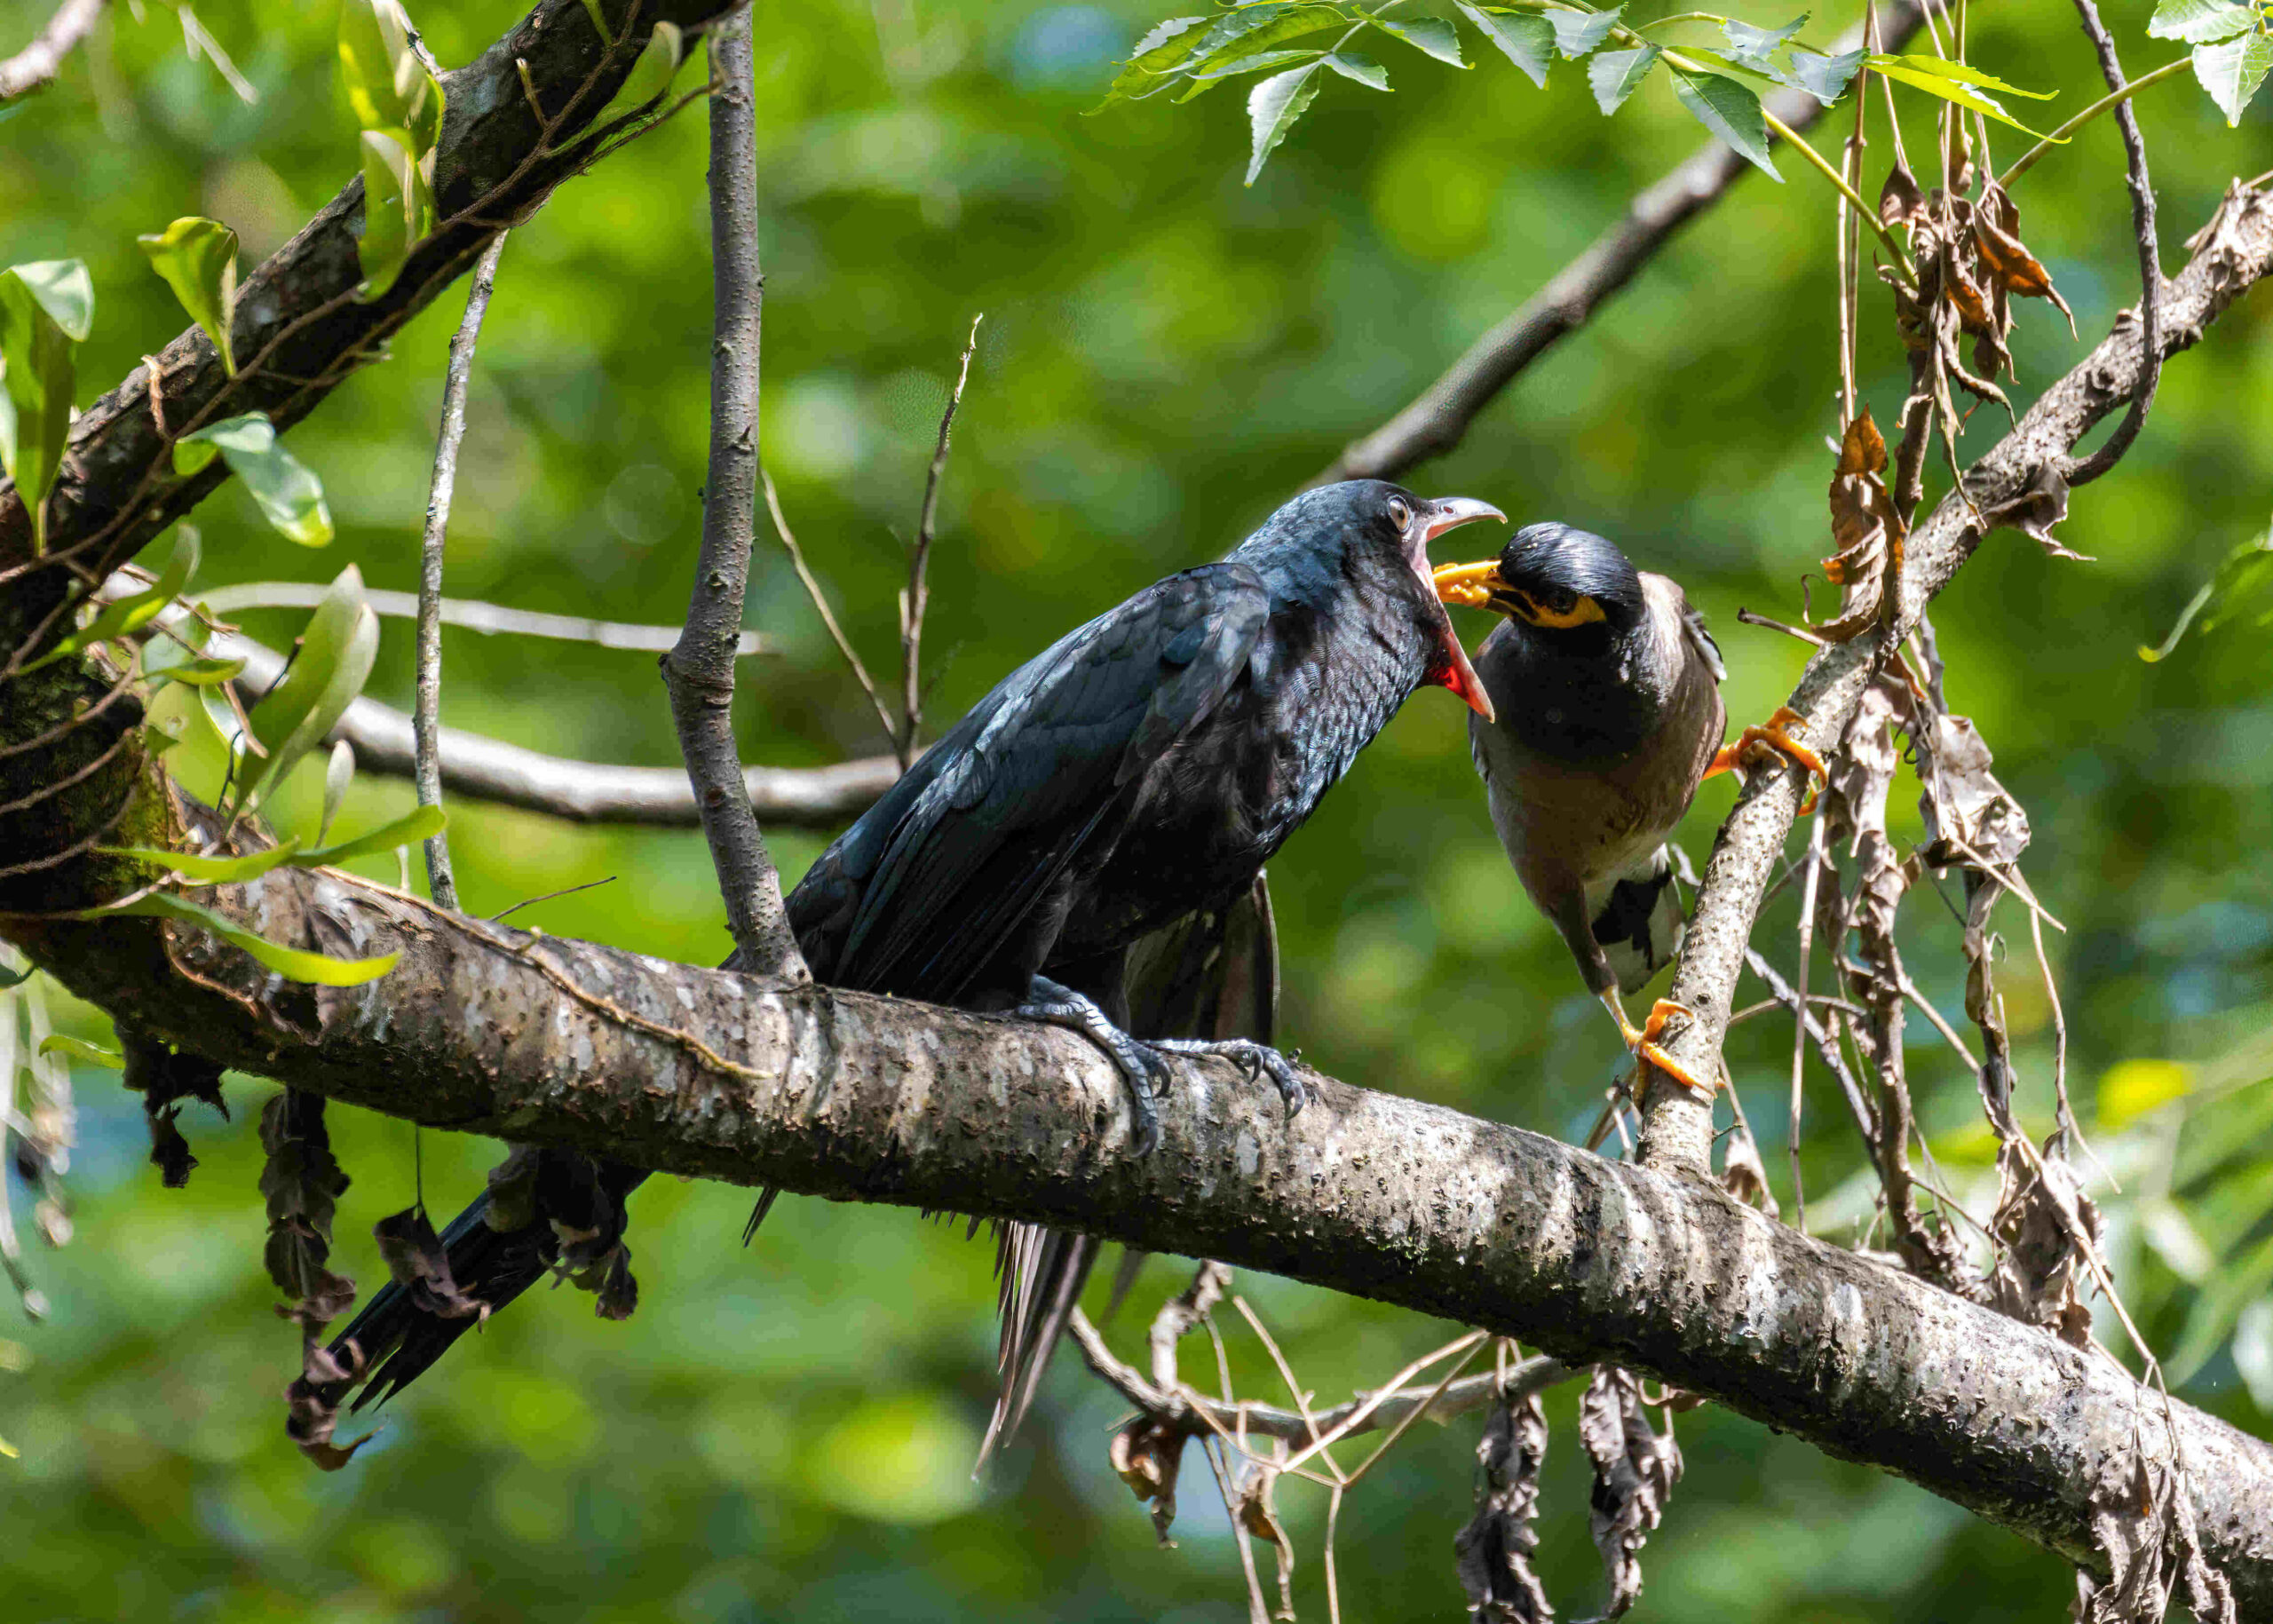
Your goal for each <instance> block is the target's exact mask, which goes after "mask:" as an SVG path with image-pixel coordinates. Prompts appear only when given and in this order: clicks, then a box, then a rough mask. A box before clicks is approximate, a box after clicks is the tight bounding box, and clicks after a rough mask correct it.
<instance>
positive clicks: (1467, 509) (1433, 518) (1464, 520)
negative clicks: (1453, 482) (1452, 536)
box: [1421, 496, 1508, 544]
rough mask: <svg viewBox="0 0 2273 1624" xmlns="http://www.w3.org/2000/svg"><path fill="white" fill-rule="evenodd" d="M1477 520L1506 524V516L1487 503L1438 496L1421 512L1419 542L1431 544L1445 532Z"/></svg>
mask: <svg viewBox="0 0 2273 1624" xmlns="http://www.w3.org/2000/svg"><path fill="white" fill-rule="evenodd" d="M1477 519H1490V520H1491V521H1492V522H1493V524H1495V525H1504V524H1506V523H1507V522H1508V516H1507V515H1506V514H1505V513H1502V512H1501V511H1500V510H1499V509H1497V508H1495V507H1493V505H1492V504H1491V503H1488V502H1479V501H1477V499H1476V498H1475V497H1473V496H1439V497H1437V499H1436V500H1435V501H1434V502H1431V503H1428V504H1427V506H1426V507H1425V508H1424V509H1423V510H1422V521H1421V540H1422V543H1424V544H1425V543H1430V542H1433V541H1435V540H1436V539H1437V537H1438V536H1440V535H1443V534H1444V533H1445V531H1447V530H1454V529H1458V528H1459V527H1461V526H1462V525H1472V524H1474V523H1475V522H1476V521H1477Z"/></svg>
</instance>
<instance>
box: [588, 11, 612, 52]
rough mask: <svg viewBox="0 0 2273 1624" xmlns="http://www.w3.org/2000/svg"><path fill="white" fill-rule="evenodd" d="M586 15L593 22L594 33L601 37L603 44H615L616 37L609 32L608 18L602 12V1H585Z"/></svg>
mask: <svg viewBox="0 0 2273 1624" xmlns="http://www.w3.org/2000/svg"><path fill="white" fill-rule="evenodd" d="M584 15H585V16H587V17H589V18H590V19H591V20H592V32H593V33H595V34H597V35H598V36H600V44H603V45H613V44H615V36H614V35H613V34H610V33H609V32H608V31H607V18H606V16H605V15H604V14H602V12H601V11H600V0H584Z"/></svg>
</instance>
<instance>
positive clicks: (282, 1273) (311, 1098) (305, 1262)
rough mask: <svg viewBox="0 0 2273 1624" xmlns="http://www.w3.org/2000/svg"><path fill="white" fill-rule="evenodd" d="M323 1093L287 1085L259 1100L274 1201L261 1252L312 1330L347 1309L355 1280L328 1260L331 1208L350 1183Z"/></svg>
mask: <svg viewBox="0 0 2273 1624" xmlns="http://www.w3.org/2000/svg"><path fill="white" fill-rule="evenodd" d="M323 1113H324V1102H323V1098H322V1097H321V1095H315V1094H303V1093H299V1092H297V1090H294V1089H286V1090H285V1091H284V1092H283V1093H281V1094H279V1095H277V1096H276V1097H273V1099H271V1100H270V1101H269V1102H268V1104H267V1105H265V1106H263V1107H262V1108H261V1113H260V1143H261V1145H262V1148H263V1149H265V1151H266V1152H267V1153H268V1159H267V1161H265V1163H263V1164H262V1167H261V1170H260V1192H261V1194H262V1195H264V1196H265V1197H266V1198H267V1201H268V1242H267V1245H266V1247H265V1248H264V1249H263V1252H262V1257H263V1260H264V1261H265V1263H266V1264H267V1265H268V1278H269V1279H272V1280H274V1281H275V1282H276V1288H277V1289H278V1290H279V1291H281V1292H282V1293H283V1294H284V1295H285V1298H286V1302H285V1303H284V1305H283V1306H282V1307H281V1309H280V1310H279V1312H281V1313H282V1314H283V1315H284V1316H285V1318H287V1319H297V1320H298V1321H299V1322H300V1323H301V1324H303V1325H305V1327H307V1328H308V1329H309V1330H310V1331H314V1330H316V1329H318V1328H320V1327H322V1326H323V1325H324V1324H325V1323H326V1322H327V1321H329V1320H331V1319H337V1318H338V1316H339V1315H341V1314H343V1313H345V1312H346V1311H347V1309H348V1307H349V1305H350V1304H352V1303H353V1302H354V1301H355V1282H354V1281H352V1280H351V1279H348V1278H347V1277H346V1276H345V1275H342V1274H335V1273H333V1272H332V1271H330V1270H329V1268H327V1267H326V1266H325V1265H326V1264H327V1262H328V1261H329V1258H330V1256H331V1220H332V1212H333V1208H334V1207H335V1205H336V1204H337V1200H338V1199H339V1197H340V1195H341V1194H342V1192H345V1190H346V1188H347V1184H348V1179H347V1175H346V1174H345V1172H343V1171H342V1170H341V1168H340V1166H339V1163H338V1161H337V1159H335V1158H334V1157H333V1155H332V1153H331V1137H330V1135H329V1132H328V1131H327V1130H326V1129H325V1127H324V1115H323Z"/></svg>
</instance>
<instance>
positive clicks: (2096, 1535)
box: [2069, 1454, 2240, 1624]
mask: <svg viewBox="0 0 2273 1624" xmlns="http://www.w3.org/2000/svg"><path fill="white" fill-rule="evenodd" d="M2093 1498H2094V1501H2095V1505H2094V1507H2093V1510H2092V1517H2091V1525H2092V1541H2093V1543H2095V1544H2096V1545H2097V1546H2098V1547H2099V1549H2100V1550H2101V1552H2102V1553H2103V1555H2104V1556H2105V1557H2107V1562H2108V1577H2107V1579H2106V1580H2105V1582H2102V1581H2100V1580H2097V1579H2095V1578H2094V1577H2093V1576H2092V1575H2090V1574H2088V1573H2084V1572H2083V1571H2082V1570H2081V1569H2079V1570H2078V1571H2077V1573H2076V1604H2075V1606H2074V1608H2073V1609H2072V1611H2071V1613H2070V1615H2069V1616H2070V1617H2071V1618H2072V1619H2074V1620H2077V1624H2161V1620H2162V1619H2163V1618H2164V1616H2165V1615H2166V1613H2168V1612H2169V1611H2170V1608H2171V1604H2172V1603H2173V1602H2174V1600H2175V1599H2176V1598H2177V1595H2178V1592H2179V1588H2180V1586H2181V1584H2182V1583H2183V1585H2184V1587H2185V1589H2184V1594H2185V1597H2186V1610H2187V1612H2188V1613H2189V1614H2190V1615H2191V1616H2192V1617H2193V1619H2194V1620H2195V1624H2239V1619H2240V1614H2239V1612H2237V1609H2236V1608H2235V1605H2234V1597H2233V1589H2232V1587H2231V1586H2230V1585H2229V1584H2228V1583H2227V1581H2226V1576H2225V1575H2224V1574H2223V1573H2220V1572H2219V1571H2218V1570H2217V1569H2216V1568H2214V1567H2213V1566H2211V1565H2210V1564H2209V1562H2208V1560H2207V1559H2206V1558H2205V1557H2204V1556H2203V1555H2202V1548H2201V1541H2200V1537H2199V1533H2198V1529H2197V1526H2196V1524H2195V1520H2194V1505H2193V1501H2192V1500H2191V1499H2190V1497H2189V1495H2188V1494H2187V1493H2186V1485H2185V1480H2184V1477H2183V1476H2182V1473H2180V1472H2176V1471H2174V1470H2171V1468H2170V1467H2169V1465H2168V1464H2167V1463H2166V1462H2160V1461H2156V1462H2149V1461H2148V1459H2147V1457H2146V1456H2145V1454H2139V1455H2138V1456H2136V1457H2135V1459H2134V1462H2133V1467H2132V1471H2131V1475H2130V1477H2129V1478H2128V1479H2127V1480H2126V1481H2125V1482H2123V1483H2122V1484H2120V1485H2118V1486H2116V1487H2115V1489H2114V1492H2113V1493H2107V1492H2105V1491H2103V1492H2102V1493H2097V1494H2095V1495H2094V1497H2093Z"/></svg>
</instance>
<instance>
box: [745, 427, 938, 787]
mask: <svg viewBox="0 0 2273 1624" xmlns="http://www.w3.org/2000/svg"><path fill="white" fill-rule="evenodd" d="M757 479H758V483H759V484H760V485H761V486H763V487H764V490H765V511H767V512H769V513H771V514H772V516H773V534H774V535H777V536H779V537H780V538H781V546H782V549H783V551H786V552H788V555H789V565H790V567H791V568H793V569H795V570H796V572H797V580H798V581H799V582H801V583H802V584H803V585H804V589H805V596H806V597H807V598H811V599H812V606H813V607H814V608H815V609H816V610H818V611H820V623H821V624H822V625H824V626H826V627H828V636H829V640H830V641H831V642H833V643H835V644H836V652H837V653H838V654H842V655H843V656H844V663H845V664H846V665H848V666H850V667H851V669H852V677H853V679H854V680H855V681H857V682H858V683H859V685H860V692H861V693H865V694H867V696H868V703H869V704H871V705H873V706H875V710H876V720H877V722H878V723H879V724H881V725H882V726H883V730H884V742H885V743H886V744H889V745H891V747H892V749H893V751H894V753H895V754H897V753H898V751H899V728H898V727H896V726H894V725H893V724H892V719H891V711H890V710H888V709H885V708H884V697H883V694H881V693H877V692H876V679H875V677H871V676H869V675H868V668H867V666H866V665H865V664H863V663H862V662H861V660H860V653H859V650H858V649H856V648H854V647H853V646H852V639H851V638H848V637H846V636H845V635H844V628H843V627H842V626H840V625H838V624H837V623H836V610H834V609H832V608H830V607H829V606H828V593H826V592H824V591H822V590H820V582H818V581H816V580H814V579H813V573H812V570H811V569H809V568H807V567H806V566H805V551H804V548H802V547H800V546H798V545H797V535H796V531H794V530H792V529H790V528H789V520H788V518H787V517H786V516H785V515H784V514H783V513H782V511H781V498H780V496H779V495H775V494H774V489H773V476H772V474H770V473H768V472H766V471H765V464H764V463H762V462H761V463H759V464H758V465H757ZM900 770H901V771H902V772H905V771H906V770H907V763H906V762H905V761H903V762H902V763H901V764H900Z"/></svg>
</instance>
